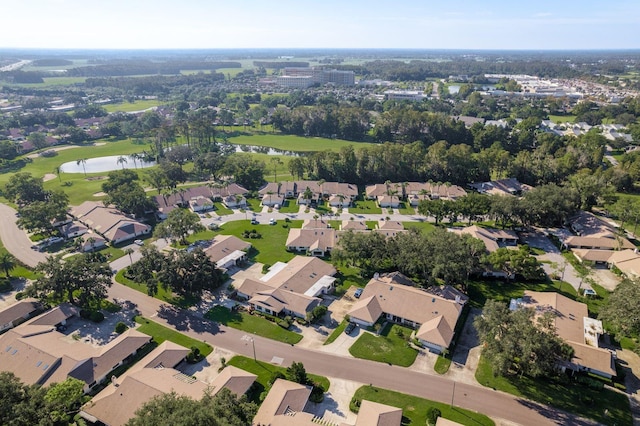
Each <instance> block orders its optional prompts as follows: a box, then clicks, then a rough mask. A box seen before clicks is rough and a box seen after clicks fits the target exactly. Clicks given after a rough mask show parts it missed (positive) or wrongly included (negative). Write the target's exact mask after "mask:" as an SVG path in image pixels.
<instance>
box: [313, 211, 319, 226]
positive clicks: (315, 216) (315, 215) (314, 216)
mask: <svg viewBox="0 0 640 426" xmlns="http://www.w3.org/2000/svg"><path fill="white" fill-rule="evenodd" d="M319 217H320V216H318V215H317V214H314V215H313V218H314V219H315V220H316V228H317V227H318V218H319Z"/></svg>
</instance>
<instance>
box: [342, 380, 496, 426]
mask: <svg viewBox="0 0 640 426" xmlns="http://www.w3.org/2000/svg"><path fill="white" fill-rule="evenodd" d="M354 400H358V401H362V400H368V401H372V402H377V403H380V404H386V405H390V406H392V407H398V408H402V416H403V421H402V424H403V425H415V426H417V425H425V424H427V411H428V410H429V409H430V408H431V407H434V408H437V409H438V410H440V413H441V417H443V418H445V419H449V420H452V421H454V422H458V423H460V424H463V425H473V426H478V425H486V426H490V425H494V424H495V423H494V422H493V420H491V419H490V418H489V417H487V416H485V415H484V414H480V413H475V412H473V411H469V410H465V409H463V408H460V407H452V406H450V405H449V404H443V403H441V402H436V401H431V400H428V399H423V398H419V397H417V396H413V395H407V394H403V393H399V392H394V391H390V390H387V389H381V388H377V387H375V386H362V387H360V388H358V390H356V392H355V394H354V395H353V398H352V400H351V404H350V406H349V408H351V411H353V409H354V404H353V401H354Z"/></svg>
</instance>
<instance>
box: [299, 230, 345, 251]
mask: <svg viewBox="0 0 640 426" xmlns="http://www.w3.org/2000/svg"><path fill="white" fill-rule="evenodd" d="M336 240H337V238H336V231H335V229H330V228H327V229H298V228H293V229H290V230H289V236H288V237H287V242H286V246H287V247H305V248H307V249H310V250H322V251H326V250H330V249H332V248H333V247H335V245H336Z"/></svg>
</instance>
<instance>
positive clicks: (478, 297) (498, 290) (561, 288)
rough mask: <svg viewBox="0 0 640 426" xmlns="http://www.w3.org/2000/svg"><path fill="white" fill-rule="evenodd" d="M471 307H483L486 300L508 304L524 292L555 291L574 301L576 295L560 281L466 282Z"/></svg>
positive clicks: (569, 286)
mask: <svg viewBox="0 0 640 426" xmlns="http://www.w3.org/2000/svg"><path fill="white" fill-rule="evenodd" d="M467 285H468V294H469V297H470V298H471V305H472V306H474V307H477V308H481V307H483V306H484V304H485V302H486V301H487V299H494V300H499V301H502V302H505V303H508V302H509V301H510V300H511V299H513V298H518V297H522V296H523V295H524V291H525V290H532V291H556V292H558V293H561V294H563V295H564V296H567V297H568V298H570V299H576V298H577V293H576V291H575V289H574V288H573V287H571V285H570V284H567V283H562V282H561V281H537V282H536V281H517V280H515V281H508V282H507V281H503V280H497V279H496V280H488V279H487V280H470V281H468V282H467Z"/></svg>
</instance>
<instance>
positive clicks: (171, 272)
mask: <svg viewBox="0 0 640 426" xmlns="http://www.w3.org/2000/svg"><path fill="white" fill-rule="evenodd" d="M156 276H157V278H158V280H159V281H160V282H161V283H162V284H163V285H165V286H167V287H169V288H171V290H173V291H174V292H176V293H178V294H180V295H188V296H199V295H201V294H202V292H203V291H204V290H213V289H215V288H217V287H219V286H220V284H222V271H220V270H219V269H218V268H217V267H216V265H215V263H214V262H213V261H212V260H211V259H210V258H209V256H207V254H206V253H205V252H204V251H202V250H201V249H196V250H193V251H191V252H188V251H174V252H171V253H170V254H168V255H167V256H166V257H165V261H164V262H163V264H162V268H161V269H160V271H158V273H157V275H156Z"/></svg>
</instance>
